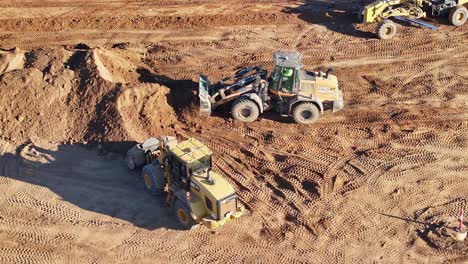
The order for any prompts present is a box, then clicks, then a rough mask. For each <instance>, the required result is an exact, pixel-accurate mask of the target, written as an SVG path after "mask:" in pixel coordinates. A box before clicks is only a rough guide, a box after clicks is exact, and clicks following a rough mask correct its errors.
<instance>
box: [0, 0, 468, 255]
mask: <svg viewBox="0 0 468 264" xmlns="http://www.w3.org/2000/svg"><path fill="white" fill-rule="evenodd" d="M363 3H366V2H365V1H334V2H331V1H306V2H300V1H279V0H264V1H260V0H231V1H227V0H226V1H223V0H220V1H212V0H195V1H181V0H172V1H160V0H154V1H137V0H135V1H118V0H100V1H68V0H62V1H36V0H30V1H6V0H2V1H0V22H1V23H0V47H1V50H0V93H1V95H2V96H1V97H0V121H1V122H0V154H1V157H0V263H80V264H81V263H467V262H468V257H467V256H468V242H455V241H454V240H453V239H451V238H450V237H448V236H447V235H446V233H445V230H446V228H447V227H451V226H453V223H454V220H455V217H456V216H457V213H458V210H459V209H460V208H465V209H466V208H467V204H468V198H467V197H468V190H467V187H468V165H467V164H468V133H467V132H468V85H467V78H468V62H467V58H468V49H467V45H468V28H467V26H466V25H465V26H463V27H458V28H455V27H452V26H449V25H448V23H447V21H445V20H444V19H440V20H436V21H433V22H434V23H436V24H438V25H439V27H440V28H439V30H437V31H431V30H429V29H422V28H418V27H411V26H405V27H403V26H400V27H399V33H398V36H397V38H395V39H393V40H390V41H380V40H377V39H375V38H374V35H373V33H372V32H373V30H374V27H375V26H373V25H357V24H355V15H356V14H355V12H356V11H357V10H359V7H360V6H361V5H362V4H363ZM275 50H297V51H300V52H301V53H302V54H303V56H304V64H305V67H306V68H307V69H322V70H326V69H327V68H330V67H331V68H334V70H335V72H334V74H335V75H337V76H338V77H339V80H340V85H341V87H342V88H343V91H344V97H345V108H344V109H343V110H342V111H340V112H338V113H335V114H332V113H328V112H327V113H325V115H324V116H323V118H322V119H321V120H320V121H318V122H317V123H316V124H314V125H311V126H301V125H297V124H294V123H292V121H291V120H289V119H288V118H280V117H278V116H276V115H275V114H266V115H264V116H263V117H262V119H261V120H260V121H257V122H254V123H250V124H243V123H238V122H234V121H233V120H232V119H231V118H230V116H229V111H228V110H227V109H221V111H219V112H218V113H216V114H215V115H214V116H212V117H205V116H199V115H198V110H197V105H196V104H197V100H196V99H197V95H196V89H197V74H198V73H205V74H207V75H208V76H209V77H210V79H212V80H217V79H221V78H222V77H225V76H229V75H230V74H232V73H233V72H234V71H235V70H236V69H237V68H238V67H245V66H252V65H257V64H262V65H264V66H265V67H266V68H268V69H271V67H272V54H273V52H274V51H275ZM159 135H175V136H178V137H179V138H181V139H183V138H188V137H196V138H198V139H200V140H202V141H203V142H204V143H205V144H207V145H208V146H209V147H210V148H211V149H212V150H213V151H214V153H215V163H214V165H215V170H216V171H218V172H220V173H223V174H224V175H225V177H226V178H227V179H228V181H230V182H231V183H232V184H233V186H234V187H235V188H236V190H237V191H238V194H239V197H240V199H241V200H242V202H243V203H244V204H245V205H246V207H247V208H248V213H247V214H246V215H245V216H244V217H242V218H241V219H238V220H236V221H233V222H230V223H228V224H227V225H225V226H224V227H222V228H221V229H218V230H217V231H216V232H210V231H209V230H207V229H205V228H198V229H195V230H192V231H184V230H180V227H179V226H178V225H177V224H176V223H175V219H174V218H173V217H172V212H171V210H170V209H167V208H165V207H164V205H163V201H162V200H161V199H160V198H156V197H152V196H151V195H150V194H147V193H146V192H145V191H144V189H143V187H142V186H143V183H142V180H141V179H140V177H139V174H138V173H137V172H129V171H128V170H127V169H126V167H125V164H124V162H123V153H125V150H127V149H128V148H129V147H130V146H132V145H133V144H134V143H135V141H138V142H140V141H142V140H144V139H145V138H147V137H149V136H159ZM98 145H100V146H102V147H103V148H100V147H99V148H98Z"/></svg>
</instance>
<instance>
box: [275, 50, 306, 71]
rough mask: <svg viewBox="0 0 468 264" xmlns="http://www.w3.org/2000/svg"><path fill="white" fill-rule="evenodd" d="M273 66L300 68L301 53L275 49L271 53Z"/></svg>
mask: <svg viewBox="0 0 468 264" xmlns="http://www.w3.org/2000/svg"><path fill="white" fill-rule="evenodd" d="M273 59H274V61H275V66H279V67H285V68H294V69H296V70H300V69H301V68H302V66H303V65H302V55H301V54H300V53H299V52H285V51H276V52H275V53H274V54H273Z"/></svg>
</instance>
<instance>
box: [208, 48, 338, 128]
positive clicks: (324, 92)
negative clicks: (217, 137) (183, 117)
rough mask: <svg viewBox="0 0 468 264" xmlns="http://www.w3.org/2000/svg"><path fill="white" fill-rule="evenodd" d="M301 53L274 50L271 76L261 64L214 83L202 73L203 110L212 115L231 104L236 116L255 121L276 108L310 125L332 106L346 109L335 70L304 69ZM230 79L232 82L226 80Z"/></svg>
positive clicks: (279, 111)
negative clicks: (334, 73) (314, 70)
mask: <svg viewBox="0 0 468 264" xmlns="http://www.w3.org/2000/svg"><path fill="white" fill-rule="evenodd" d="M301 60H302V55H301V54H300V53H297V52H279V51H277V52H275V53H274V63H275V64H274V69H273V72H272V74H271V76H270V77H268V72H267V71H266V70H263V69H262V67H261V66H255V67H250V68H247V69H243V70H240V71H238V72H236V74H235V75H234V76H232V77H229V78H226V79H223V80H221V81H220V82H218V83H216V84H214V85H212V84H210V81H209V80H208V77H206V76H205V75H203V74H201V75H200V83H199V97H200V111H201V113H204V114H208V115H209V114H211V113H212V111H213V110H215V109H216V108H217V107H219V106H220V105H224V104H227V103H230V104H231V113H232V116H233V118H234V119H236V120H239V121H243V122H253V121H255V120H257V118H258V117H259V115H260V114H262V113H264V112H266V111H269V110H276V111H277V112H278V113H279V114H280V115H281V116H284V117H292V118H293V119H294V120H295V121H296V122H297V123H300V124H311V123H313V122H315V121H316V120H317V119H319V118H320V116H321V115H322V114H323V113H324V111H325V110H328V109H331V110H332V111H333V112H336V111H338V110H341V109H342V108H343V104H344V103H343V93H342V91H341V88H340V86H339V83H338V79H337V78H336V76H334V75H332V74H331V72H332V70H331V69H329V70H328V71H327V72H326V73H324V72H320V71H319V72H313V71H307V70H304V69H303V65H302V62H301ZM228 81H230V82H229V83H227V82H228Z"/></svg>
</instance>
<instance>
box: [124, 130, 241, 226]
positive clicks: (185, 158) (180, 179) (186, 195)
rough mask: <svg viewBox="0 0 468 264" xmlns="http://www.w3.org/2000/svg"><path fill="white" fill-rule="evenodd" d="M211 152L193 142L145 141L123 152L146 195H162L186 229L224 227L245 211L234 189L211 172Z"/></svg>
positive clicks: (166, 137)
mask: <svg viewBox="0 0 468 264" xmlns="http://www.w3.org/2000/svg"><path fill="white" fill-rule="evenodd" d="M212 154H213V153H212V152H211V150H210V149H209V148H208V147H206V146H205V145H204V144H203V143H201V142H200V141H199V140H197V139H193V138H191V139H188V140H185V141H182V142H178V141H177V139H176V138H175V137H169V136H164V137H161V138H160V139H158V138H149V139H147V140H146V141H145V142H143V143H142V144H137V145H135V146H134V147H133V148H131V149H130V150H129V151H128V152H127V156H126V161H127V165H128V168H129V169H131V170H134V169H135V168H138V167H142V173H141V174H142V178H143V181H144V186H145V188H146V190H147V191H148V192H150V193H151V194H154V195H162V194H164V193H166V194H167V196H166V205H167V206H168V207H171V208H173V209H174V213H175V216H176V217H177V219H178V221H179V222H180V224H181V225H182V226H183V227H184V228H186V229H192V228H193V227H195V226H197V224H202V225H205V226H206V227H208V228H216V227H219V226H222V225H224V224H225V223H226V222H228V221H230V220H231V219H236V218H239V217H240V216H241V215H242V214H243V213H244V211H245V209H244V207H243V205H242V204H241V203H240V201H239V199H238V197H237V195H236V192H235V190H234V188H233V187H232V186H231V185H230V184H229V183H228V182H227V181H226V180H225V179H224V178H223V177H222V176H221V175H220V174H218V173H216V172H214V171H213V170H212Z"/></svg>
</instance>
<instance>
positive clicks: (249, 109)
mask: <svg viewBox="0 0 468 264" xmlns="http://www.w3.org/2000/svg"><path fill="white" fill-rule="evenodd" d="M259 115H260V109H258V106H257V103H255V102H254V101H252V100H250V99H240V100H237V101H236V102H234V105H233V106H232V117H233V118H234V119H235V120H239V121H242V122H253V121H255V120H257V118H258V116H259Z"/></svg>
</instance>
